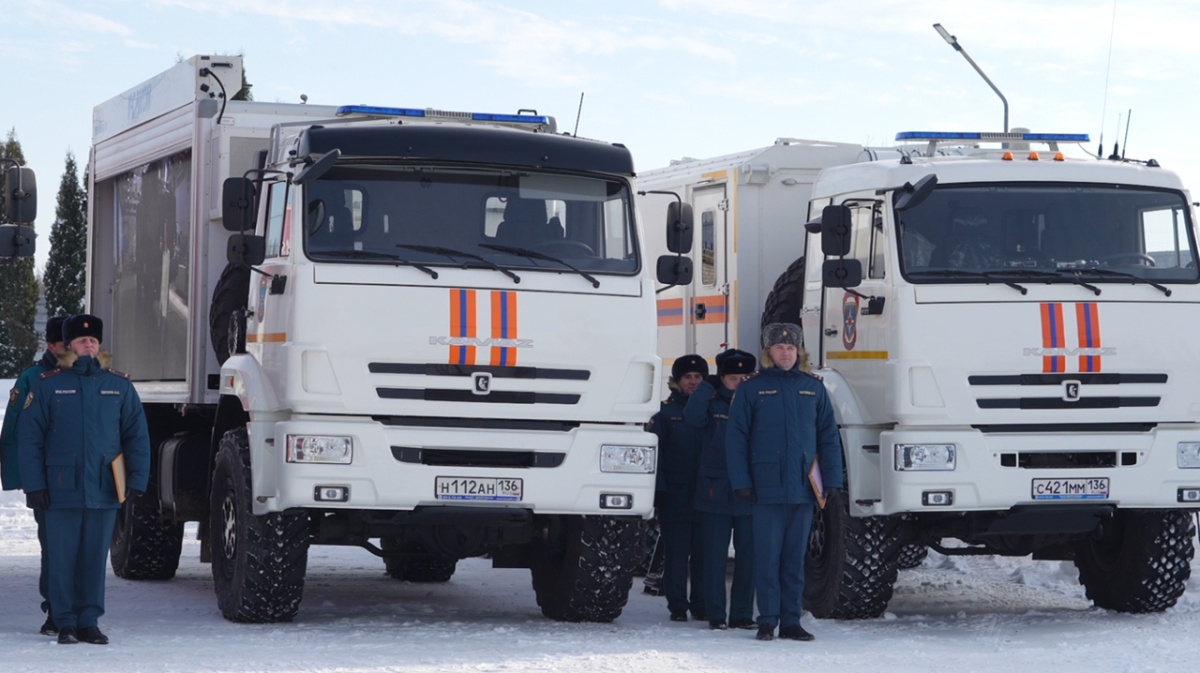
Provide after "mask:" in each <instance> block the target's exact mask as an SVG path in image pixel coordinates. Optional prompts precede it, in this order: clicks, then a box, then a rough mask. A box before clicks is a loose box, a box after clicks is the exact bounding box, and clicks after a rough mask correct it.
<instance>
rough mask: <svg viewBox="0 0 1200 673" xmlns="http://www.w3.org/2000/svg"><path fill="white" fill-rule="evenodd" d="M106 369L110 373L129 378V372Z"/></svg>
mask: <svg viewBox="0 0 1200 673" xmlns="http://www.w3.org/2000/svg"><path fill="white" fill-rule="evenodd" d="M104 371H106V372H108V373H109V374H115V375H117V376H120V377H121V378H123V379H128V378H129V374H126V373H125V372H122V371H117V370H116V369H105V370H104Z"/></svg>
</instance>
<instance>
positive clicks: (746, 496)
mask: <svg viewBox="0 0 1200 673" xmlns="http://www.w3.org/2000/svg"><path fill="white" fill-rule="evenodd" d="M733 494H734V495H736V496H737V497H738V499H739V500H745V501H746V502H754V501H755V500H757V499H758V494H756V493H755V492H754V489H752V488H739V489H738V490H736V491H734V492H733Z"/></svg>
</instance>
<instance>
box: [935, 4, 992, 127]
mask: <svg viewBox="0 0 1200 673" xmlns="http://www.w3.org/2000/svg"><path fill="white" fill-rule="evenodd" d="M933 29H934V30H936V31H937V32H938V35H941V36H942V39H943V40H945V41H946V43H947V44H949V45H950V46H951V47H954V51H957V52H958V53H960V54H962V55H963V58H965V59H967V63H970V64H971V67H972V68H975V72H977V73H979V76H980V77H982V78H983V81H985V82H987V83H988V86H990V87H992V91H995V92H996V95H997V96H999V97H1000V101H1001V102H1002V103H1004V132H1005V133H1008V99H1007V98H1005V97H1004V94H1002V93H1000V90H999V89H997V88H996V85H995V84H992V80H990V79H988V76H987V75H985V74H983V71H982V70H980V69H979V65H977V64H976V63H975V60H974V59H972V58H971V56H970V55H969V54H967V52H966V51H965V50H964V49H963V48H962V45H960V44H959V43H958V38H957V37H954V36H953V35H951V34H950V31H948V30H946V29H945V28H942V24H940V23H935V24H933Z"/></svg>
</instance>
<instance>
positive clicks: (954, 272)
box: [908, 269, 1029, 294]
mask: <svg viewBox="0 0 1200 673" xmlns="http://www.w3.org/2000/svg"><path fill="white" fill-rule="evenodd" d="M994 273H995V272H994V271H962V270H960V269H934V270H930V271H909V272H908V275H910V276H932V277H943V278H951V277H953V278H982V279H984V280H985V281H987V282H989V283H991V281H992V280H998V281H1000V282H1001V283H1004V284H1005V285H1007V286H1009V287H1011V288H1012V289H1014V290H1016V291H1018V292H1020V293H1021V294H1029V290H1027V289H1025V287H1024V286H1023V285H1018V284H1016V283H1014V282H1013V281H1011V280H1004V279H1003V278H994V277H993V275H992V274H994ZM1001 273H1003V272H1001Z"/></svg>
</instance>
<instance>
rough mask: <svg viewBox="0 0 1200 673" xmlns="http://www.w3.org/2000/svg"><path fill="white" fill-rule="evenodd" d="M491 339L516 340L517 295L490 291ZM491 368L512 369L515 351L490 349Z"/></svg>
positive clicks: (508, 348) (510, 348)
mask: <svg viewBox="0 0 1200 673" xmlns="http://www.w3.org/2000/svg"><path fill="white" fill-rule="evenodd" d="M492 338H493V339H516V338H517V293H516V292H504V291H495V290H494V291H492ZM491 363H492V366H494V367H512V366H514V365H516V364H517V349H516V348H512V347H508V346H493V347H492V360H491Z"/></svg>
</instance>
